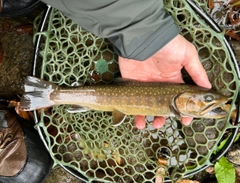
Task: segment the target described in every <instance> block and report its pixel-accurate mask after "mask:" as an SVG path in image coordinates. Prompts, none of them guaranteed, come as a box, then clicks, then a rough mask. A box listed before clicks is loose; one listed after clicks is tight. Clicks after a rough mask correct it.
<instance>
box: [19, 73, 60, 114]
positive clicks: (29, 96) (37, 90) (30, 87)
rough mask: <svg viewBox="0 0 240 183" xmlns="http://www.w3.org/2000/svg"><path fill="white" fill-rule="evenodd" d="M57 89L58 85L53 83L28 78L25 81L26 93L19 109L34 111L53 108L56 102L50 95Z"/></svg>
mask: <svg viewBox="0 0 240 183" xmlns="http://www.w3.org/2000/svg"><path fill="white" fill-rule="evenodd" d="M55 89H57V85H55V84H53V83H50V82H47V81H44V80H42V79H38V78H35V77H32V76H28V77H27V78H26V80H25V84H24V91H25V93H24V94H23V96H22V97H21V100H20V106H19V109H20V110H23V111H32V110H36V109H40V108H45V107H50V106H53V105H54V104H55V102H54V101H53V100H51V99H50V94H51V93H52V92H53V91H54V90H55Z"/></svg>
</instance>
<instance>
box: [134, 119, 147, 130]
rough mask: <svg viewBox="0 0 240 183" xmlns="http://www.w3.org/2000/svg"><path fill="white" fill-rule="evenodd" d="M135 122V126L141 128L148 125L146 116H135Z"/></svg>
mask: <svg viewBox="0 0 240 183" xmlns="http://www.w3.org/2000/svg"><path fill="white" fill-rule="evenodd" d="M134 122H135V126H136V127H137V128H138V129H139V130H142V129H144V128H145V127H146V122H145V116H140V115H137V116H134Z"/></svg>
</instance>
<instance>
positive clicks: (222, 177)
mask: <svg viewBox="0 0 240 183" xmlns="http://www.w3.org/2000/svg"><path fill="white" fill-rule="evenodd" d="M214 168H215V174H216V177H217V180H218V182H219V183H235V180H236V173H235V169H234V167H233V164H231V163H230V162H229V161H228V160H227V159H226V158H225V157H224V156H223V157H221V158H220V160H219V161H218V162H217V163H216V164H215V166H214Z"/></svg>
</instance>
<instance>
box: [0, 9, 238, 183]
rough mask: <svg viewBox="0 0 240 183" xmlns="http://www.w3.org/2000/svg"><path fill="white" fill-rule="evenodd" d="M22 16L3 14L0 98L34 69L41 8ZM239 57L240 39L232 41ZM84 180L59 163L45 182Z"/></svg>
mask: <svg viewBox="0 0 240 183" xmlns="http://www.w3.org/2000/svg"><path fill="white" fill-rule="evenodd" d="M41 10H42V8H41V9H39V10H38V11H36V12H35V13H33V14H31V15H29V16H26V17H20V18H0V78H1V82H0V99H2V98H4V99H13V98H17V97H18V95H21V94H22V93H23V89H22V84H23V81H24V78H25V77H26V76H28V75H31V73H32V58H33V50H34V46H33V32H32V27H31V25H32V22H33V20H34V18H35V17H36V16H37V15H38V14H39V13H40V12H41ZM231 44H232V46H233V48H234V50H235V52H236V55H237V58H238V60H240V42H239V41H231ZM55 182H59V183H65V182H71V183H81V182H82V181H80V180H79V179H77V178H75V177H73V176H72V175H70V174H69V173H67V172H66V171H65V170H64V169H63V168H61V167H60V166H57V167H55V168H54V169H53V171H52V172H51V174H50V175H49V177H48V178H47V179H46V180H45V182H44V183H55Z"/></svg>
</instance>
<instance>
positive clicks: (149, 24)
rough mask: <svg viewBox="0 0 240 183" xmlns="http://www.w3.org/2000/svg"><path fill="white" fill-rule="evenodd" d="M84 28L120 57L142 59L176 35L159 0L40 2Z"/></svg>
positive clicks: (171, 22) (176, 30) (170, 20)
mask: <svg viewBox="0 0 240 183" xmlns="http://www.w3.org/2000/svg"><path fill="white" fill-rule="evenodd" d="M43 1H44V2H46V3H47V4H50V5H51V6H53V7H54V8H57V9H59V10H60V11H61V12H63V14H65V15H66V16H67V17H69V18H71V19H72V20H73V21H75V22H76V23H77V24H79V25H80V26H81V27H83V28H84V29H86V30H88V31H90V32H92V33H94V34H95V35H97V36H100V37H104V38H108V39H109V40H110V41H111V43H112V44H113V45H114V47H115V51H116V53H117V54H118V55H119V56H121V57H124V58H131V59H135V60H145V59H147V58H148V57H150V56H152V55H153V54H154V53H156V52H157V51H158V50H159V49H161V48H162V47H163V46H164V45H166V44H167V43H168V42H169V41H170V40H172V39H173V38H174V37H175V36H176V35H177V34H178V29H177V27H176V25H175V24H174V21H173V19H172V17H171V16H170V15H168V14H167V13H166V12H165V10H164V7H163V2H162V1H159V0H147V1H146V0H131V1H129V0H104V1H103V0H102V1H95V0H85V1H84V0H71V1H69V0H43Z"/></svg>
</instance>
